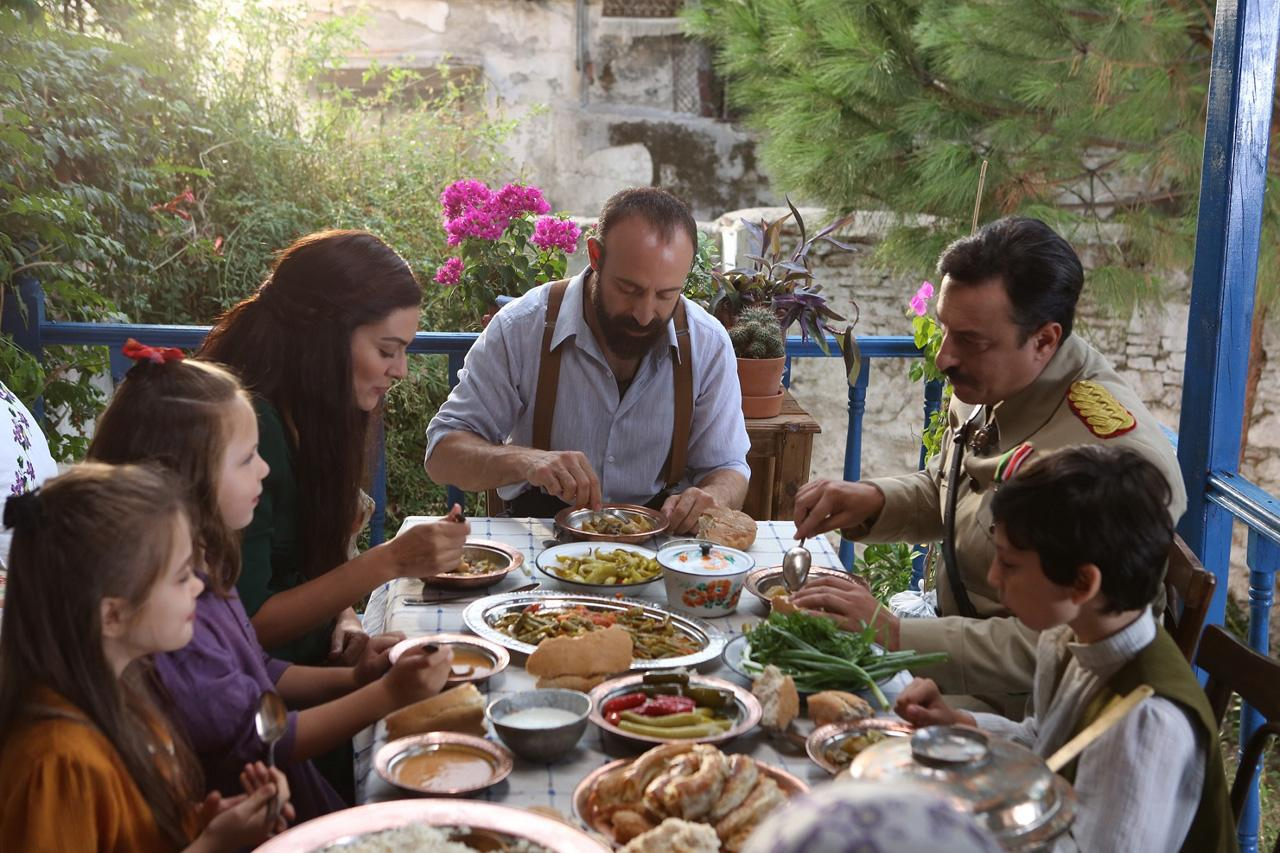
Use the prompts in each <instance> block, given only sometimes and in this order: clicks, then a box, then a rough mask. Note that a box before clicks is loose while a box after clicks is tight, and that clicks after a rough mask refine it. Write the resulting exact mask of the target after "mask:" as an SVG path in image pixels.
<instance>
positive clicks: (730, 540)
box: [698, 506, 756, 551]
mask: <svg viewBox="0 0 1280 853" xmlns="http://www.w3.org/2000/svg"><path fill="white" fill-rule="evenodd" d="M698 538H699V539H707V540H710V541H711V542H715V543H716V544H718V545H727V546H729V547H730V548H737V549H738V550H739V551H745V550H747V549H748V548H750V547H751V546H752V544H753V543H754V542H755V541H756V522H755V519H753V518H752V517H751V516H749V515H747V514H746V513H745V512H738V511H737V510H736V509H728V508H727V507H722V506H713V507H712V508H711V509H709V510H707V511H706V512H704V513H703V514H702V515H701V516H700V517H699V518H698Z"/></svg>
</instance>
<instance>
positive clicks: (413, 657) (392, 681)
mask: <svg viewBox="0 0 1280 853" xmlns="http://www.w3.org/2000/svg"><path fill="white" fill-rule="evenodd" d="M452 666H453V649H452V647H450V646H430V645H429V646H417V647H415V648H412V649H409V650H408V651H407V652H405V653H404V654H403V655H401V656H400V657H399V658H398V659H397V660H396V662H395V663H394V664H392V665H391V669H389V670H387V674H386V675H384V676H382V684H383V686H385V687H386V689H387V692H388V693H389V694H390V696H391V699H392V701H393V702H394V705H395V707H396V708H402V707H404V706H405V705H410V704H412V703H414V702H417V701H419V700H421V699H426V698H427V697H428V696H434V695H436V694H437V693H439V692H440V691H441V690H442V689H444V685H445V682H446V681H448V680H449V670H450V668H451V667H452Z"/></svg>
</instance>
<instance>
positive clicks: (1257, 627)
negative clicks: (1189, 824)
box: [1239, 530, 1280, 853]
mask: <svg viewBox="0 0 1280 853" xmlns="http://www.w3.org/2000/svg"><path fill="white" fill-rule="evenodd" d="M1247 560H1248V563H1249V646H1250V647H1251V648H1254V649H1259V650H1261V651H1262V653H1263V654H1268V653H1269V650H1270V648H1271V645H1270V641H1271V638H1270V636H1269V634H1270V631H1269V630H1268V629H1269V628H1270V625H1271V603H1272V599H1273V598H1274V596H1275V586H1276V571H1277V570H1280V543H1277V542H1276V541H1275V540H1273V539H1269V538H1267V537H1266V536H1263V535H1262V534H1260V533H1258V531H1256V530H1250V531H1249V550H1248V557H1247ZM1260 725H1262V718H1261V717H1260V716H1259V714H1258V712H1257V711H1255V710H1254V709H1253V708H1250V707H1249V706H1248V705H1243V706H1241V708H1240V749H1241V751H1243V750H1244V745H1245V744H1246V743H1248V742H1249V738H1250V737H1252V736H1253V733H1254V732H1255V731H1257V730H1258V726H1260ZM1258 815H1259V808H1258V780H1257V777H1254V779H1253V781H1252V782H1251V783H1250V785H1249V795H1248V798H1247V799H1245V801H1244V811H1243V812H1241V814H1240V823H1239V839H1240V850H1241V851H1250V853H1252V851H1256V850H1257V849H1258Z"/></svg>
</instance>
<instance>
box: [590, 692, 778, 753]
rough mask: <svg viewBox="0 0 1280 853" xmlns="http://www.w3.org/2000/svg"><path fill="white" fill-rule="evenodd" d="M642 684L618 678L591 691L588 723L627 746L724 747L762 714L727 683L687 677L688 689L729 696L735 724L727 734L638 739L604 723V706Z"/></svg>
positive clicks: (752, 699) (756, 701) (753, 702)
mask: <svg viewBox="0 0 1280 853" xmlns="http://www.w3.org/2000/svg"><path fill="white" fill-rule="evenodd" d="M643 683H644V676H643V675H624V676H622V677H621V678H613V679H610V680H609V681H606V682H604V683H603V684H600V685H598V686H597V687H596V688H595V689H594V690H592V691H591V722H593V723H595V724H596V726H597V727H598V728H599V729H600V730H601V731H604V732H608V733H609V734H610V735H613V736H615V737H618V738H621V739H622V740H624V741H627V742H629V743H633V744H637V745H641V746H645V747H650V746H655V745H659V744H664V743H671V742H681V743H713V744H714V743H724V742H725V741H728V740H733V739H734V738H736V737H737V736H738V735H740V734H742V733H744V732H749V731H751V730H752V729H754V728H755V727H756V726H757V725H758V724H759V723H760V717H761V715H762V714H763V710H762V709H761V707H760V700H759V699H757V698H756V697H755V696H752V695H751V693H750V691H747V690H743V689H742V688H741V687H739V686H738V685H736V684H734V683H733V682H731V681H725V680H724V679H723V678H712V677H711V676H708V675H690V676H689V686H690V687H710V688H712V689H714V690H723V691H724V692H726V693H732V694H733V702H734V705H735V706H736V708H737V712H738V720H737V722H735V723H734V724H733V726H732V727H731V728H730V729H729V730H728V731H724V732H721V733H720V734H716V735H708V736H707V737H701V738H696V739H695V738H657V737H649V736H648V735H638V734H635V733H634V732H628V731H625V730H623V729H620V728H618V727H617V726H615V725H613V724H612V723H609V722H606V721H605V718H604V712H603V711H602V710H601V708H602V707H603V705H604V703H605V702H608V701H609V700H610V699H612V698H613V697H615V696H621V695H622V694H624V693H631V692H632V691H634V690H635V689H636V688H638V687H639V686H640V685H641V684H643Z"/></svg>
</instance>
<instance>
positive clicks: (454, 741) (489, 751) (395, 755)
mask: <svg viewBox="0 0 1280 853" xmlns="http://www.w3.org/2000/svg"><path fill="white" fill-rule="evenodd" d="M445 747H462V748H464V749H469V750H471V751H473V752H477V753H481V754H482V755H483V756H484V757H485V758H486V759H487V760H488V761H489V763H490V764H491V765H492V767H493V772H492V773H491V774H489V778H488V779H487V780H485V781H484V782H483V783H482V784H479V785H470V786H467V787H462V788H428V787H425V786H419V785H413V784H410V783H408V782H402V781H400V780H399V779H397V778H396V773H395V769H396V765H397V764H398V763H399V762H400V761H402V760H404V759H406V758H409V757H411V756H414V755H418V754H419V753H423V752H431V751H434V750H438V749H441V748H445ZM514 766H515V760H514V759H513V758H512V756H511V753H510V751H508V750H507V748H506V747H505V746H501V745H499V744H496V743H494V742H493V741H489V740H485V739H484V738H482V737H475V736H474V735H464V734H460V733H458V732H430V733H428V734H424V735H409V736H408V737H402V738H399V739H398V740H393V741H391V742H389V743H386V744H383V746H382V748H381V749H379V750H378V752H377V754H376V755H374V757H373V767H374V769H375V770H377V771H378V775H379V776H381V777H382V778H383V779H385V780H386V781H387V783H388V784H390V785H394V786H395V787H397V788H399V789H400V790H402V791H412V792H413V793H415V794H424V795H426V796H429V797H458V796H463V795H466V794H474V793H476V792H477V791H483V790H484V789H485V788H490V787H493V786H494V785H496V784H498V783H499V782H501V781H502V780H503V779H505V778H507V777H508V776H510V775H511V769H512V767H514Z"/></svg>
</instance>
